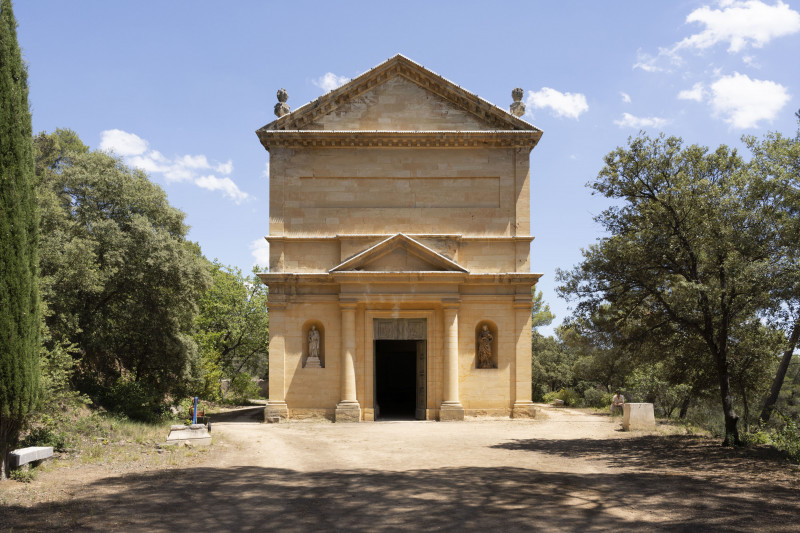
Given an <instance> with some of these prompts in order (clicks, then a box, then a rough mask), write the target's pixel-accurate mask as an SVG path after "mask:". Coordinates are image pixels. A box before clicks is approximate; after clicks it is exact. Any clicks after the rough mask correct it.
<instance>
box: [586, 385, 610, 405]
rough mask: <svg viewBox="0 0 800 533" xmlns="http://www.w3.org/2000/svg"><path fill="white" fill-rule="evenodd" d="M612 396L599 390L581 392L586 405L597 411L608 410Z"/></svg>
mask: <svg viewBox="0 0 800 533" xmlns="http://www.w3.org/2000/svg"><path fill="white" fill-rule="evenodd" d="M612 396H613V395H612V394H611V393H610V392H603V391H601V390H600V389H586V390H585V391H584V392H583V398H584V400H585V401H586V405H587V406H589V407H596V408H598V409H602V408H608V407H609V406H610V405H611V397H612Z"/></svg>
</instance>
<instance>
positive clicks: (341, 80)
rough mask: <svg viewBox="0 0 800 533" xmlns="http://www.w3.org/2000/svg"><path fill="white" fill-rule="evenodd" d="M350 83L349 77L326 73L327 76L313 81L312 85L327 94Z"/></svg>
mask: <svg viewBox="0 0 800 533" xmlns="http://www.w3.org/2000/svg"><path fill="white" fill-rule="evenodd" d="M348 81H350V78H348V77H347V76H337V75H336V74H334V73H333V72H326V73H325V75H323V76H321V77H319V78H317V79H315V80H311V83H313V84H314V85H316V86H317V87H319V88H320V89H323V90H324V91H325V92H328V91H332V90H334V89H336V88H337V87H341V86H342V85H344V84H345V83H347V82H348Z"/></svg>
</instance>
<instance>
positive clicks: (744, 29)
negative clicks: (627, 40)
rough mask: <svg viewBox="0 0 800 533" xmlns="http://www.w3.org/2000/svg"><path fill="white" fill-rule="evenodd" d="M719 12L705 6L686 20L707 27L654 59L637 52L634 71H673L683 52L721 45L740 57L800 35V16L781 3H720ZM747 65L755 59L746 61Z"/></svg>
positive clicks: (755, 0) (729, 0)
mask: <svg viewBox="0 0 800 533" xmlns="http://www.w3.org/2000/svg"><path fill="white" fill-rule="evenodd" d="M717 6H718V7H719V9H714V8H712V7H711V6H708V5H705V6H702V7H700V8H698V9H695V10H694V11H692V12H691V13H689V15H688V16H687V17H686V23H687V24H692V23H697V24H701V25H703V26H704V29H703V30H702V31H700V32H699V33H695V34H692V35H690V36H688V37H685V38H684V39H682V40H680V41H678V42H677V43H675V44H673V45H672V46H670V47H666V48H661V47H659V49H658V54H657V55H655V56H653V55H650V54H646V53H644V52H642V51H638V52H637V57H636V62H635V63H634V65H633V68H634V69H636V68H639V69H642V70H644V71H646V72H659V71H664V70H670V66H676V65H680V64H681V63H682V59H681V57H680V52H681V51H683V50H706V49H708V48H711V47H713V46H715V45H717V44H720V43H727V44H728V52H731V53H737V52H741V51H743V50H745V49H746V48H748V47H752V48H761V47H763V46H764V45H765V44H767V43H769V42H770V41H772V40H773V39H776V38H778V37H784V36H786V35H791V34H793V33H797V32H800V13H798V12H797V11H794V10H793V9H791V8H790V7H789V5H788V4H785V3H783V2H782V1H781V0H778V1H777V3H775V4H774V5H770V4H767V3H765V2H763V1H761V0H718V1H717ZM744 61H745V63H746V64H750V63H751V62H752V57H751V56H747V57H746V58H745V59H744Z"/></svg>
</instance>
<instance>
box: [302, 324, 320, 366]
mask: <svg viewBox="0 0 800 533" xmlns="http://www.w3.org/2000/svg"><path fill="white" fill-rule="evenodd" d="M321 367H322V364H321V362H320V360H319V330H318V329H317V326H311V329H310V330H308V358H307V359H306V368H321Z"/></svg>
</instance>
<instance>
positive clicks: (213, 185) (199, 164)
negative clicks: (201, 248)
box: [100, 130, 250, 204]
mask: <svg viewBox="0 0 800 533" xmlns="http://www.w3.org/2000/svg"><path fill="white" fill-rule="evenodd" d="M100 139H101V140H100V148H101V149H102V150H108V151H112V152H114V153H116V154H117V155H121V156H122V157H123V158H124V159H125V163H127V164H128V165H130V166H132V167H136V168H140V169H142V170H144V171H145V172H147V173H149V174H161V175H162V176H163V177H164V179H166V180H167V181H168V182H188V183H194V184H195V185H197V186H198V187H200V188H203V189H207V190H211V191H221V192H222V194H223V196H226V197H228V198H230V199H231V200H233V201H234V202H236V203H237V204H240V203H242V202H243V201H245V200H247V199H248V198H249V197H250V195H248V194H247V193H246V192H243V191H242V190H241V189H239V187H238V186H237V185H236V183H234V182H233V180H232V179H230V178H229V177H227V176H230V175H231V174H232V173H233V161H231V160H228V161H227V162H225V163H220V162H217V161H214V162H211V161H209V160H208V157H206V156H205V155H203V154H196V155H191V154H186V155H180V156H175V157H172V158H169V157H166V156H165V155H164V154H162V153H161V152H159V151H158V150H148V146H149V144H150V143H148V142H147V141H146V140H144V139H142V138H141V137H139V136H138V135H136V134H134V133H128V132H126V131H122V130H106V131H103V132H101V133H100ZM208 171H211V172H216V173H218V174H222V175H223V176H225V177H223V178H217V177H216V176H215V175H213V174H208V175H205V176H202V175H201V173H205V172H208Z"/></svg>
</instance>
